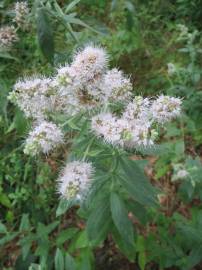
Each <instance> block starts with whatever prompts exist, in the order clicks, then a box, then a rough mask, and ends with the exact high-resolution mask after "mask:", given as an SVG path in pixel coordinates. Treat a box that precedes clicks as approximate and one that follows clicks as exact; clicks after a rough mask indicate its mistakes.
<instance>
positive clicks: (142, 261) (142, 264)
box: [137, 235, 146, 270]
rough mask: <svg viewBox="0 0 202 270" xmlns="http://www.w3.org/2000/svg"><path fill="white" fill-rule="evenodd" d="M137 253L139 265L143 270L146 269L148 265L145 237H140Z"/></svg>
mask: <svg viewBox="0 0 202 270" xmlns="http://www.w3.org/2000/svg"><path fill="white" fill-rule="evenodd" d="M137 251H138V252H139V253H138V264H139V266H140V269H141V270H144V269H145V265H146V254H145V245H144V237H143V236H141V235H139V236H138V239H137Z"/></svg>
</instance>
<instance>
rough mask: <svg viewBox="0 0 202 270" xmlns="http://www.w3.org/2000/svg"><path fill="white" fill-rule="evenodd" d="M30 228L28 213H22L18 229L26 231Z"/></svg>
mask: <svg viewBox="0 0 202 270" xmlns="http://www.w3.org/2000/svg"><path fill="white" fill-rule="evenodd" d="M29 228H30V223H29V215H28V214H23V215H22V218H21V223H20V229H19V231H20V232H22V231H26V230H29Z"/></svg>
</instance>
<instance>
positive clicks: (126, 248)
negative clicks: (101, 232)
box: [111, 226, 136, 262]
mask: <svg viewBox="0 0 202 270" xmlns="http://www.w3.org/2000/svg"><path fill="white" fill-rule="evenodd" d="M111 231H112V236H113V239H114V241H115V243H116V244H117V246H118V247H119V249H120V250H121V251H122V253H123V254H124V255H125V256H126V257H127V258H128V259H129V261H131V262H134V260H135V254H136V251H135V245H134V243H133V244H130V243H126V241H125V240H124V239H123V238H122V237H121V235H120V233H119V232H118V230H117V228H116V227H115V226H112V229H111Z"/></svg>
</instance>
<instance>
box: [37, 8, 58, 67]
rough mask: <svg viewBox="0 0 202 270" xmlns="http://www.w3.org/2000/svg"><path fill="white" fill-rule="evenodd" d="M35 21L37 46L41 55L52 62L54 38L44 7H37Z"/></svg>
mask: <svg viewBox="0 0 202 270" xmlns="http://www.w3.org/2000/svg"><path fill="white" fill-rule="evenodd" d="M36 23H37V35H38V41H39V46H40V48H41V51H42V53H43V55H44V56H45V57H46V58H47V60H48V61H49V62H50V63H52V62H53V56H54V40H53V33H52V29H51V25H50V19H49V16H48V13H47V11H46V9H45V8H43V7H42V8H37V11H36Z"/></svg>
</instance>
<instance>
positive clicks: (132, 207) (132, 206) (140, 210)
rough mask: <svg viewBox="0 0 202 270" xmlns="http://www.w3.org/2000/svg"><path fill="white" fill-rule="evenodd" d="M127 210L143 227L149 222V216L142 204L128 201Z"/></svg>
mask: <svg viewBox="0 0 202 270" xmlns="http://www.w3.org/2000/svg"><path fill="white" fill-rule="evenodd" d="M127 208H128V210H129V211H131V212H132V213H133V215H134V216H135V217H136V218H137V219H138V220H139V221H140V222H141V223H142V224H143V225H146V223H147V222H148V214H147V211H146V209H145V207H144V206H142V204H140V203H138V202H135V201H128V202H127Z"/></svg>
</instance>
